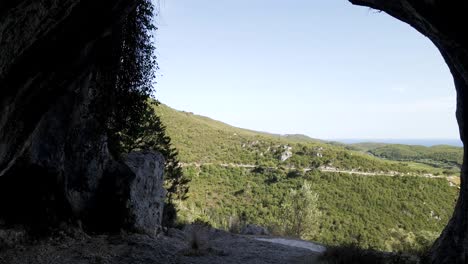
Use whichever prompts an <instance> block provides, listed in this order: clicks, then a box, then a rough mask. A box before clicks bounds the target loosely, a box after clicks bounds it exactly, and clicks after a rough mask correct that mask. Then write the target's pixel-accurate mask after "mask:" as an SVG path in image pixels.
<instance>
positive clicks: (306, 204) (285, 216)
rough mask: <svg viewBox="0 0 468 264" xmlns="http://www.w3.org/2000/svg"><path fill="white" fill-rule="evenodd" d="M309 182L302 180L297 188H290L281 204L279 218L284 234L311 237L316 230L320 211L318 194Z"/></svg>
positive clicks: (304, 237)
mask: <svg viewBox="0 0 468 264" xmlns="http://www.w3.org/2000/svg"><path fill="white" fill-rule="evenodd" d="M310 187H311V186H310V184H309V183H307V182H304V184H303V185H302V187H301V188H300V189H299V190H290V191H289V195H288V197H287V199H286V201H284V202H283V204H282V206H281V219H282V220H283V221H284V222H283V229H284V232H285V234H287V235H292V236H295V237H299V238H302V239H311V238H312V237H313V235H314V234H315V233H316V231H317V226H318V220H319V217H320V211H319V209H318V194H316V193H314V192H313V191H312V190H311V188H310Z"/></svg>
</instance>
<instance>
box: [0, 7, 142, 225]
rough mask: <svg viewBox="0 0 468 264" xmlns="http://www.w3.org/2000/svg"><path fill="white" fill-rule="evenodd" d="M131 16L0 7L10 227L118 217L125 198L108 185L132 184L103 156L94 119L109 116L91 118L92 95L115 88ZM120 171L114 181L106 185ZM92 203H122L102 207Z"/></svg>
mask: <svg viewBox="0 0 468 264" xmlns="http://www.w3.org/2000/svg"><path fill="white" fill-rule="evenodd" d="M134 6H135V1H126V0H116V1H114V0H103V1H92V0H37V1H36V0H35V1H28V0H6V1H2V2H1V3H0V50H1V52H0V87H1V89H0V113H2V114H1V116H0V220H4V221H5V223H6V224H7V225H15V224H22V225H26V226H29V227H30V228H31V229H35V230H44V229H48V228H49V227H53V226H54V225H57V224H58V223H60V222H61V221H70V220H72V221H73V220H74V221H80V222H82V223H83V225H84V226H85V227H86V226H89V225H93V224H94V223H93V221H95V220H96V219H98V217H97V216H98V215H99V212H102V211H106V212H108V213H109V215H113V216H115V217H125V212H124V211H123V210H124V208H125V207H124V206H123V204H122V203H121V202H122V199H123V197H125V195H128V191H129V190H126V189H125V188H123V187H122V185H118V186H117V185H115V184H116V183H117V182H122V183H123V182H128V181H129V180H130V179H131V178H132V177H133V176H132V173H131V171H129V170H128V168H125V166H123V165H122V164H120V165H121V166H119V165H118V164H119V163H121V162H120V161H119V160H118V159H116V158H114V157H113V155H111V153H110V152H109V149H108V144H107V137H106V133H105V129H104V127H103V122H102V119H101V118H100V116H104V115H105V114H106V113H105V111H104V113H102V111H101V112H99V111H97V110H96V109H98V108H99V107H101V104H99V103H98V101H97V100H98V99H97V98H98V97H99V95H100V94H101V93H103V92H104V91H106V89H107V90H108V89H112V87H113V86H112V85H111V84H112V83H113V82H112V78H115V74H114V70H113V67H114V65H115V60H116V59H117V60H118V58H116V57H117V56H116V55H115V53H113V51H114V47H115V45H116V43H119V42H118V41H116V39H118V35H119V34H118V32H119V30H118V29H119V28H120V27H121V26H120V24H121V22H122V20H123V18H124V17H125V16H126V15H127V14H128V12H129V11H130V10H131V9H132V8H134ZM100 110H103V109H100ZM98 112H99V113H101V114H100V115H98V114H97V113H98ZM117 168H118V170H117V172H118V173H120V174H119V175H120V177H121V179H119V180H116V179H115V177H111V176H109V172H110V171H112V170H114V169H117ZM105 178H108V179H105ZM106 184H110V185H109V186H107V187H106V186H105V185H106ZM113 184H114V185H113ZM110 186H114V187H122V188H121V189H119V190H113V191H110V190H109V189H110ZM99 193H118V194H119V195H120V197H114V198H115V199H113V200H112V199H107V201H108V202H112V203H114V202H115V203H116V204H105V203H99V199H101V198H102V195H100V194H99ZM99 196H101V198H99ZM101 200H102V199H101ZM99 206H102V207H104V208H99ZM110 208H112V209H115V211H114V212H111V211H110ZM96 213H97V214H98V215H96ZM114 221H115V222H118V223H124V222H125V221H124V220H122V219H114ZM95 227H96V228H98V227H97V226H96V225H95Z"/></svg>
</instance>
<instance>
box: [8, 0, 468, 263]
mask: <svg viewBox="0 0 468 264" xmlns="http://www.w3.org/2000/svg"><path fill="white" fill-rule="evenodd" d="M350 2H351V3H352V4H356V5H362V6H367V7H370V8H373V9H377V10H381V11H383V12H386V13H388V14H389V15H391V16H393V17H395V18H396V19H399V20H401V21H403V22H406V23H407V24H409V25H410V26H412V27H414V28H415V29H416V30H418V31H419V32H420V33H422V34H423V35H425V36H427V37H428V38H429V39H430V40H431V41H432V42H433V43H434V45H435V46H436V47H437V48H438V49H439V50H440V53H441V55H442V56H443V58H444V60H445V61H446V63H447V65H448V66H449V69H450V71H451V73H452V75H453V78H454V83H455V88H456V91H457V112H456V116H457V120H458V124H459V128H460V136H461V140H462V141H463V143H464V145H465V147H464V153H465V155H464V165H463V166H462V172H461V189H460V196H459V199H458V202H457V205H456V208H455V211H454V214H453V217H452V219H451V220H450V222H449V223H448V225H447V227H446V228H445V230H444V231H443V233H442V235H441V236H440V238H439V239H438V240H437V241H436V243H435V244H434V245H433V247H432V249H431V250H430V252H429V253H428V255H427V257H428V260H429V261H428V262H429V263H466V261H467V259H468V182H467V180H468V179H467V166H468V165H467V164H468V163H467V162H468V160H467V155H466V154H467V147H466V140H468V135H467V133H468V130H467V129H466V127H465V124H464V120H465V119H467V118H468V112H467V111H468V110H467V107H466V102H467V95H466V93H467V90H468V35H467V34H466V29H465V27H466V25H467V24H468V23H467V22H468V16H466V14H468V3H466V2H464V1H443V0H393V1H388V0H350ZM133 8H135V4H134V1H124V0H119V1H110V0H104V1H99V2H96V1H91V0H81V1H79V0H38V1H25V0H9V1H2V2H1V3H0V14H1V16H0V50H1V53H0V87H1V90H0V111H1V113H2V116H1V118H0V192H1V194H0V218H1V220H2V222H3V224H5V225H16V224H23V225H27V226H28V227H30V228H32V229H34V230H36V231H37V232H39V233H40V232H43V231H44V230H46V229H48V228H49V227H51V226H54V225H58V224H59V223H60V222H63V221H75V220H77V221H78V220H80V221H81V220H83V221H84V222H85V223H86V222H87V221H88V225H89V226H90V227H92V228H93V229H96V230H99V229H100V227H99V225H96V220H95V219H97V218H98V217H97V216H93V213H94V212H99V205H100V204H101V203H100V202H99V199H100V197H101V196H105V197H106V198H105V201H106V203H107V201H108V200H106V199H109V201H111V203H113V205H114V206H113V207H110V209H109V208H108V209H109V210H110V211H111V212H110V213H109V214H110V215H113V214H114V213H115V216H116V217H117V218H119V219H121V220H122V221H121V222H118V223H119V224H118V225H117V226H115V227H113V228H115V229H118V228H119V227H121V226H123V225H125V224H124V222H125V219H124V218H125V217H126V216H125V213H123V212H122V210H123V209H122V205H121V204H120V203H122V201H121V200H120V199H119V198H118V197H110V198H109V197H108V195H109V194H111V193H114V192H113V191H114V190H115V188H119V187H118V186H121V184H118V182H120V180H121V179H116V178H115V177H114V178H113V177H110V176H109V175H110V174H109V173H110V172H114V173H113V174H112V175H120V176H118V177H121V178H123V181H124V182H125V181H126V180H127V179H126V177H129V178H131V177H132V176H126V175H130V174H129V173H117V172H116V171H119V172H122V171H121V170H118V169H116V168H119V166H120V165H119V164H122V161H120V160H117V159H116V158H114V157H113V155H112V154H111V153H110V151H109V149H108V146H107V138H106V137H105V134H104V132H99V131H101V130H100V129H102V128H101V127H100V120H99V116H97V115H96V112H95V110H94V108H93V107H96V104H94V103H93V102H94V101H93V99H94V98H95V96H96V93H99V92H102V91H105V89H109V87H108V81H109V79H112V78H113V74H114V72H113V71H112V68H111V66H110V65H112V63H113V60H115V58H114V57H115V56H113V53H112V51H113V48H114V47H113V45H114V40H115V38H116V37H118V33H117V31H116V30H115V29H116V28H118V27H119V24H120V23H121V21H122V19H123V18H125V16H126V15H128V13H129V12H130V11H131V10H132V9H133ZM123 171H125V169H123ZM109 177H110V178H109ZM103 179H105V180H103ZM109 179H110V180H109ZM108 181H110V183H108ZM102 184H104V186H103V185H102ZM109 186H110V187H109ZM125 191H126V190H122V192H125ZM116 193H119V192H118V191H116ZM102 194H104V195H102ZM106 212H107V211H106ZM93 219H94V220H93Z"/></svg>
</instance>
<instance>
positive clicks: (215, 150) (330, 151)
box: [157, 105, 458, 251]
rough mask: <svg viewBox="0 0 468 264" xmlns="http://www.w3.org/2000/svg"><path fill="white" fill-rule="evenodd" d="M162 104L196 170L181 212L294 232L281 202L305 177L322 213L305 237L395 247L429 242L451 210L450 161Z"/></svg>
mask: <svg viewBox="0 0 468 264" xmlns="http://www.w3.org/2000/svg"><path fill="white" fill-rule="evenodd" d="M157 112H158V114H159V115H160V116H161V119H162V120H163V122H164V123H165V124H166V126H167V132H168V134H169V135H170V136H171V137H172V140H173V144H174V145H175V146H176V147H177V148H178V150H179V152H180V159H181V161H182V163H183V165H184V173H185V174H186V175H187V176H188V177H189V178H191V180H192V182H191V183H190V192H189V198H188V199H187V200H186V201H183V202H180V203H179V204H178V206H179V209H180V211H179V215H180V219H181V221H185V222H193V221H199V222H200V221H201V222H206V223H209V224H210V225H213V226H215V227H218V228H224V229H230V230H238V226H239V225H240V226H242V225H244V224H246V223H255V224H259V225H262V226H266V227H268V228H269V229H270V230H271V231H272V232H273V233H275V234H278V235H285V236H291V235H292V234H290V233H287V232H285V230H284V228H282V226H283V225H284V215H282V214H281V212H282V210H283V208H284V205H285V204H288V203H290V202H291V200H290V199H291V198H290V193H291V190H295V191H298V190H300V189H301V188H302V186H304V185H305V184H308V185H310V186H311V187H310V188H311V191H312V192H313V193H315V194H317V195H318V201H317V203H318V206H317V210H319V212H320V215H321V216H320V218H319V219H317V226H316V227H310V228H313V230H309V231H311V232H307V235H301V237H302V238H305V239H311V240H314V241H319V242H321V243H324V244H328V245H340V244H347V243H357V244H359V245H360V246H362V247H373V248H378V249H382V250H387V251H398V250H416V249H421V248H423V247H425V246H427V245H429V244H430V243H432V242H433V240H434V239H435V238H436V237H437V236H438V234H439V233H440V232H441V230H442V228H443V227H444V226H445V224H446V223H447V221H448V219H449V217H450V215H451V213H452V212H453V206H454V202H455V199H456V197H457V193H458V189H457V188H456V185H454V184H453V183H450V182H448V181H447V179H446V176H443V175H442V173H443V172H444V170H443V169H442V168H437V167H435V166H433V165H430V164H429V165H428V164H423V163H419V162H414V161H405V162H402V161H392V160H388V159H382V158H379V157H377V156H376V155H371V154H369V151H373V150H375V149H379V148H381V147H385V146H386V145H375V146H372V149H371V146H369V145H367V146H366V147H367V148H368V149H364V147H363V146H353V145H345V144H337V143H333V142H330V143H328V142H325V141H320V140H315V139H310V138H306V137H303V136H296V135H294V136H281V135H275V134H270V133H265V132H256V131H252V130H247V129H241V128H236V127H233V126H230V125H227V124H225V123H222V122H219V121H216V120H213V119H210V118H208V117H204V116H199V115H195V114H193V113H189V112H183V111H177V110H174V109H171V108H170V107H168V106H165V105H160V106H158V108H157ZM411 148H412V146H409V149H411ZM446 172H447V171H446ZM447 173H448V172H447ZM436 174H441V175H440V176H436ZM390 176H391V177H390Z"/></svg>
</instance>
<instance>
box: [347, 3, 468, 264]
mask: <svg viewBox="0 0 468 264" xmlns="http://www.w3.org/2000/svg"><path fill="white" fill-rule="evenodd" d="M349 1H350V2H351V3H353V4H356V5H363V6H367V7H371V8H374V9H377V10H381V11H384V12H386V13H388V14H389V15H391V16H393V17H395V18H397V19H399V20H401V21H403V22H406V23H408V24H409V25H411V26H412V27H413V28H415V29H416V30H418V31H419V32H420V33H422V34H423V35H425V36H427V37H428V38H429V39H430V40H431V41H432V42H433V43H434V44H435V46H436V47H437V48H438V49H439V51H440V53H441V54H442V57H443V58H444V59H445V62H446V63H447V65H448V67H449V69H450V71H451V73H452V75H453V78H454V82H455V88H456V91H457V111H456V116H457V120H458V124H459V127H460V136H461V139H462V141H463V143H464V145H465V146H464V154H465V155H464V160H463V166H462V172H461V186H460V196H459V198H458V201H457V205H456V206H455V211H454V214H453V216H452V218H451V220H450V221H449V223H448V225H447V226H446V227H445V229H444V231H443V232H442V234H441V236H440V237H439V238H438V239H437V241H436V242H435V243H434V245H433V246H432V248H431V250H430V251H429V252H428V254H427V262H428V263H466V260H467V259H468V172H467V171H468V168H467V166H468V160H467V158H468V157H467V156H468V149H467V145H466V143H467V140H468V129H466V127H465V122H464V121H465V120H466V119H467V118H468V106H467V105H466V103H467V102H468V95H467V93H468V34H467V33H468V32H467V31H468V27H467V26H466V25H468V16H467V14H468V2H467V1H442V0H391V1H390V0H349Z"/></svg>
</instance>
